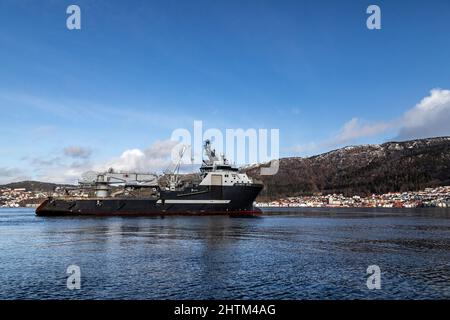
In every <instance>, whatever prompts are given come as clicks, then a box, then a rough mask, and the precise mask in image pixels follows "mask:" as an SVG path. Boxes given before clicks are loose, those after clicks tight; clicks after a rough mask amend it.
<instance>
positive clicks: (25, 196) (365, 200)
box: [0, 186, 450, 208]
mask: <svg viewBox="0 0 450 320" xmlns="http://www.w3.org/2000/svg"><path fill="white" fill-rule="evenodd" d="M63 192H64V189H63V188H57V189H56V190H54V191H30V190H27V189H26V188H8V187H0V207H2V208H19V207H37V206H38V205H39V204H40V203H41V202H42V201H43V200H44V199H46V198H47V197H49V196H53V197H57V196H61V195H62V194H63ZM256 206H257V207H361V208H373V207H383V208H416V207H441V208H450V186H442V187H436V188H426V189H424V190H422V191H409V192H392V193H386V194H381V195H377V194H373V195H371V196H368V197H362V196H358V195H354V196H345V195H342V194H316V195H312V196H295V197H287V198H282V199H278V200H273V201H268V202H256Z"/></svg>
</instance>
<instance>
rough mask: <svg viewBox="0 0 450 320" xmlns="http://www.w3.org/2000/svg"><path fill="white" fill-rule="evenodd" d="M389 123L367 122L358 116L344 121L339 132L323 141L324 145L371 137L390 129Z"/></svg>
mask: <svg viewBox="0 0 450 320" xmlns="http://www.w3.org/2000/svg"><path fill="white" fill-rule="evenodd" d="M390 127H391V124H389V123H386V122H376V123H367V122H364V121H362V120H360V119H358V118H352V119H351V120H350V121H348V122H346V123H345V124H344V126H343V127H342V128H341V129H340V130H339V132H338V133H337V134H336V135H335V136H334V137H332V138H330V139H328V140H327V141H325V142H324V145H325V146H326V145H328V146H336V145H341V144H346V143H350V142H353V141H356V140H358V139H360V138H366V137H373V136H376V135H379V134H381V133H384V132H386V131H387V130H388V129H390Z"/></svg>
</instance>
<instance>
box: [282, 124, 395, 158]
mask: <svg viewBox="0 0 450 320" xmlns="http://www.w3.org/2000/svg"><path fill="white" fill-rule="evenodd" d="M392 126H393V123H388V122H375V123H369V122H366V121H363V120H361V119H358V118H352V119H351V120H349V121H347V122H346V123H344V125H343V126H342V127H341V129H339V131H338V132H337V133H336V134H335V135H334V136H332V137H330V138H328V139H325V140H322V141H319V142H309V143H307V144H302V145H297V146H294V147H292V148H289V151H292V152H294V153H296V154H304V155H311V154H312V153H317V152H321V151H324V150H329V149H333V148H336V147H339V146H344V145H346V144H349V143H353V142H355V141H358V140H359V139H362V138H368V137H373V136H377V135H380V134H383V133H385V132H387V131H388V130H389V129H391V128H392Z"/></svg>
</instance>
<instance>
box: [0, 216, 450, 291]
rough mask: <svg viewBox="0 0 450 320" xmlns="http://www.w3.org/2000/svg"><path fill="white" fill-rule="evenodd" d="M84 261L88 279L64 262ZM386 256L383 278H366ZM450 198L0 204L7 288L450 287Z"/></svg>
mask: <svg viewBox="0 0 450 320" xmlns="http://www.w3.org/2000/svg"><path fill="white" fill-rule="evenodd" d="M73 264H75V265H78V266H79V267H80V268H81V290H69V289H67V287H66V280H67V277H68V275H67V274H66V268H67V267H68V266H69V265H73ZM374 264H375V265H378V266H379V267H380V268H381V272H382V277H381V281H382V283H381V290H369V289H367V286H366V280H367V274H366V269H367V267H368V266H369V265H374ZM448 298H450V210H449V209H447V210H445V209H402V210H394V209H382V210H381V209H378V210H374V209H339V210H336V209H327V210H325V209H290V210H281V211H280V212H275V211H270V212H269V215H265V216H263V217H260V218H229V217H170V218H120V217H110V218H89V217H82V218H80V217H72V218H69V217H65V218H45V217H36V216H35V215H34V211H33V210H32V209H0V299H448Z"/></svg>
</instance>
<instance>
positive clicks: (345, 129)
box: [288, 89, 450, 155]
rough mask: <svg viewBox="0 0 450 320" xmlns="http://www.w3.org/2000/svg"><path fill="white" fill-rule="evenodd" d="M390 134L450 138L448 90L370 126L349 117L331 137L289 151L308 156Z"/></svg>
mask: <svg viewBox="0 0 450 320" xmlns="http://www.w3.org/2000/svg"><path fill="white" fill-rule="evenodd" d="M390 131H393V132H398V134H397V136H396V137H395V138H394V139H393V140H409V139H420V138H430V137H437V136H448V135H450V90H444V89H433V90H431V91H430V95H429V96H426V97H425V98H423V99H422V100H421V101H420V102H419V103H418V104H417V105H415V106H414V107H413V108H411V109H410V110H408V111H406V112H405V113H404V114H403V115H402V116H401V117H400V118H398V119H394V120H390V121H380V122H374V123H370V122H367V121H363V120H361V119H358V118H352V119H351V120H349V121H348V122H346V123H345V124H344V125H343V126H342V127H341V129H340V130H339V131H338V132H337V133H336V134H335V135H334V136H332V137H330V138H328V139H325V140H322V141H319V142H310V143H307V144H301V145H297V146H294V147H291V148H289V149H288V150H289V151H291V152H294V153H297V154H304V155H310V154H311V153H318V152H323V151H326V150H330V149H333V148H336V147H340V146H344V145H346V144H350V143H357V142H358V141H359V139H362V138H367V137H376V136H379V135H382V134H386V133H387V132H390Z"/></svg>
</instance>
